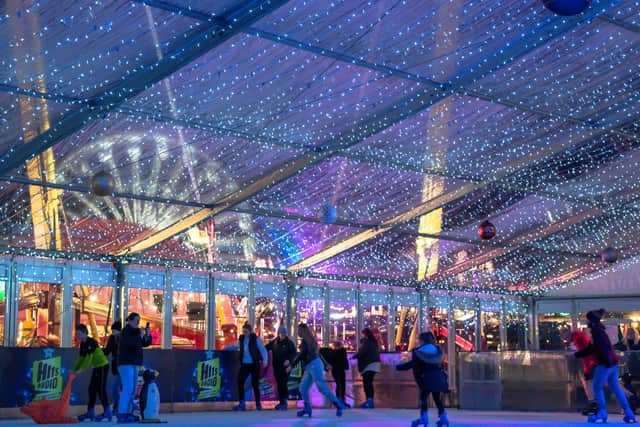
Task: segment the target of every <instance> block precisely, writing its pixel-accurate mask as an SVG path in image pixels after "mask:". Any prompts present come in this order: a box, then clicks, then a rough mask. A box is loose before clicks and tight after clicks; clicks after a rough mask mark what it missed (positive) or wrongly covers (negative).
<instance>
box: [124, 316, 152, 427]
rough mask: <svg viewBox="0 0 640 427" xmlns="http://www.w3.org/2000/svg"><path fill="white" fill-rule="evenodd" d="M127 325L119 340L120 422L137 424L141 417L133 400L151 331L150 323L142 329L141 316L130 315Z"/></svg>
mask: <svg viewBox="0 0 640 427" xmlns="http://www.w3.org/2000/svg"><path fill="white" fill-rule="evenodd" d="M126 322H127V323H126V325H125V327H124V328H123V329H122V332H120V338H119V339H118V373H119V374H120V379H121V381H122V392H121V393H120V401H119V402H118V422H119V423H135V422H138V421H139V417H138V416H137V415H134V414H133V398H134V397H135V391H136V384H137V382H138V373H139V372H140V368H141V367H142V365H143V364H144V362H143V355H142V348H143V347H148V346H150V345H151V341H152V340H151V329H150V326H149V323H148V322H147V326H146V327H145V328H144V329H141V328H140V315H139V314H138V313H129V316H127V319H126Z"/></svg>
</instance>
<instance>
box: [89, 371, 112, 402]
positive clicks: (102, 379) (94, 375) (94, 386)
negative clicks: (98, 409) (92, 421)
mask: <svg viewBox="0 0 640 427" xmlns="http://www.w3.org/2000/svg"><path fill="white" fill-rule="evenodd" d="M108 375H109V365H106V366H103V367H101V368H93V371H91V381H90V382H89V404H88V405H87V408H89V409H93V408H95V406H96V398H97V397H98V396H100V402H102V406H104V407H105V408H106V407H107V406H109V398H108V397H107V376H108Z"/></svg>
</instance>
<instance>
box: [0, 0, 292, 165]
mask: <svg viewBox="0 0 640 427" xmlns="http://www.w3.org/2000/svg"><path fill="white" fill-rule="evenodd" d="M286 2H287V0H265V1H260V0H252V1H248V2H244V3H243V4H242V5H241V6H239V7H238V8H237V9H235V10H234V11H232V12H230V13H229V14H227V15H226V16H224V17H220V18H219V19H222V20H223V21H218V22H215V23H208V24H207V25H203V28H201V29H199V30H197V31H196V32H195V33H194V34H192V35H191V36H190V37H189V38H188V39H187V40H186V41H185V43H183V44H182V45H181V46H179V47H178V48H176V49H174V50H173V51H171V52H169V53H167V54H166V55H165V56H164V57H163V58H162V59H159V60H158V61H156V62H155V63H153V64H150V65H149V66H147V67H145V68H144V69H142V70H141V71H139V72H137V73H135V74H132V75H131V76H130V77H128V78H126V79H124V81H123V82H121V83H118V84H117V85H115V86H114V87H113V88H111V89H108V90H107V91H105V92H104V93H102V94H101V95H100V96H98V97H96V98H95V99H93V100H92V101H91V102H89V103H88V104H84V105H81V106H80V107H79V108H78V109H77V110H75V111H73V112H71V113H69V114H68V115H66V116H64V117H63V118H62V119H61V120H60V121H59V122H58V123H56V124H55V125H53V126H52V127H51V128H50V129H49V130H47V131H46V132H43V133H41V134H40V135H38V136H37V137H35V138H33V139H32V140H31V141H29V142H27V143H24V144H20V145H18V146H16V147H12V148H10V149H9V150H7V151H5V152H4V153H3V154H2V155H0V175H4V174H6V173H8V172H10V171H12V170H14V169H16V168H18V167H19V166H20V165H22V164H24V162H26V161H27V160H29V159H30V158H32V157H34V156H36V155H38V154H40V153H42V152H43V151H45V150H46V149H47V148H50V147H53V146H54V145H55V144H57V143H58V142H59V141H61V140H62V139H64V138H65V137H67V136H69V135H71V134H73V133H75V132H77V131H78V130H80V129H82V128H83V127H84V126H85V125H86V124H87V123H88V122H90V121H92V120H95V119H96V118H99V117H102V116H104V115H105V114H107V113H108V112H110V111H112V110H114V109H115V108H116V107H117V106H119V105H120V104H122V103H124V102H125V101H127V100H129V99H131V98H133V97H134V96H136V95H138V94H139V93H141V92H142V91H144V90H145V89H147V88H149V87H150V86H152V85H153V84H155V83H157V82H159V81H161V80H162V79H164V78H166V77H168V76H170V75H171V74H173V73H174V72H175V71H177V70H179V69H180V68H182V67H183V66H185V65H187V64H188V63H190V62H191V61H193V60H195V59H197V58H199V57H201V56H202V55H204V54H206V53H207V52H209V51H210V50H211V49H213V48H215V47H218V46H220V45H221V44H222V43H224V42H225V41H227V40H228V39H230V38H231V37H233V36H234V35H236V34H238V33H239V32H241V31H242V30H243V29H245V28H246V27H248V26H250V25H251V24H253V23H254V22H256V21H258V20H259V19H260V18H262V17H263V16H266V15H267V14H269V13H271V12H273V11H274V10H276V9H277V8H279V7H280V6H282V5H283V4H285V3H286ZM220 22H223V23H224V26H221V25H220Z"/></svg>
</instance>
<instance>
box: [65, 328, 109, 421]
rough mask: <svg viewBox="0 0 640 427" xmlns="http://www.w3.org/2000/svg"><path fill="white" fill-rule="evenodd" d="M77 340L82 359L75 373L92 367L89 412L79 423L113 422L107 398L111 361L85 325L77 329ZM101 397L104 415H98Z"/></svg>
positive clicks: (80, 418) (83, 415) (75, 366)
mask: <svg viewBox="0 0 640 427" xmlns="http://www.w3.org/2000/svg"><path fill="white" fill-rule="evenodd" d="M76 339H77V340H78V341H80V357H79V358H78V360H77V361H76V363H75V365H73V369H72V371H73V373H74V374H76V373H79V372H82V371H84V370H85V369H87V368H89V367H91V368H93V369H92V370H91V381H90V382H89V404H88V405H87V412H86V413H84V414H82V415H79V416H78V421H102V420H103V419H106V420H108V421H111V418H112V417H113V414H112V413H111V406H109V398H108V397H107V376H108V375H109V360H108V359H107V357H106V356H105V355H104V353H103V352H102V348H100V346H99V345H98V343H97V342H96V340H94V339H93V338H90V337H89V330H88V329H87V327H86V326H85V325H82V324H80V325H78V326H77V327H76ZM98 396H100V401H101V402H102V406H103V408H104V413H103V414H102V415H96V412H95V406H96V398H97V397H98Z"/></svg>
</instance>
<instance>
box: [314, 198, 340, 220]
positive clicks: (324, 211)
mask: <svg viewBox="0 0 640 427" xmlns="http://www.w3.org/2000/svg"><path fill="white" fill-rule="evenodd" d="M318 218H319V219H320V221H322V222H323V223H325V224H333V223H335V222H336V220H337V219H338V211H337V210H336V208H335V206H333V205H332V204H331V203H329V202H325V203H324V204H323V205H322V207H321V208H320V211H319V212H318Z"/></svg>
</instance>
